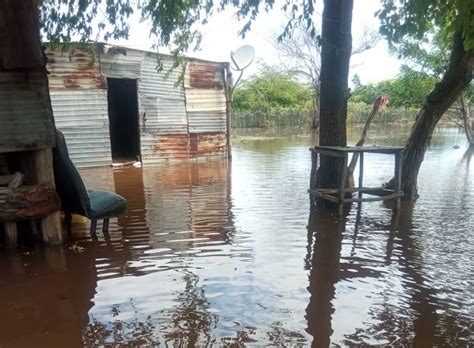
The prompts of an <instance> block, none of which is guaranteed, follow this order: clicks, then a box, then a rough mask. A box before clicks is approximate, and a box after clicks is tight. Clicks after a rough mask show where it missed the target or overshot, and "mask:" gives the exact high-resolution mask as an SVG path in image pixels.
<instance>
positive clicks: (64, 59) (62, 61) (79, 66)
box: [47, 51, 107, 90]
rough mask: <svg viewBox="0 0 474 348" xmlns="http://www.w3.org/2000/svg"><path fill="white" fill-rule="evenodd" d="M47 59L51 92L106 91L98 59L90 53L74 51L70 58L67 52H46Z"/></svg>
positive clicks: (105, 82)
mask: <svg viewBox="0 0 474 348" xmlns="http://www.w3.org/2000/svg"><path fill="white" fill-rule="evenodd" d="M47 57H48V65H47V69H48V71H49V72H50V74H49V81H50V89H51V90H59V89H94V88H96V89H107V81H106V78H105V77H104V76H102V74H101V72H100V65H99V61H98V58H97V57H91V55H90V53H87V52H81V51H76V52H75V53H74V54H73V55H72V56H70V55H69V53H68V52H54V51H48V52H47Z"/></svg>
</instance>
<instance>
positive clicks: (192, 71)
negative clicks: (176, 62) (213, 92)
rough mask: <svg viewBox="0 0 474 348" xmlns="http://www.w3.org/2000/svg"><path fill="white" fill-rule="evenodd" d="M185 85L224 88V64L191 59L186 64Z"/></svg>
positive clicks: (199, 87)
mask: <svg viewBox="0 0 474 348" xmlns="http://www.w3.org/2000/svg"><path fill="white" fill-rule="evenodd" d="M184 87H185V88H198V89H224V66H223V64H222V63H211V62H200V61H193V60H190V61H189V62H188V63H187V64H186V76H185V79H184Z"/></svg>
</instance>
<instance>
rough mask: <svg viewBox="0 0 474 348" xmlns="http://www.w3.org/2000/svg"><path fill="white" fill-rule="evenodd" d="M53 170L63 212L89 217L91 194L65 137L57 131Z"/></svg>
mask: <svg viewBox="0 0 474 348" xmlns="http://www.w3.org/2000/svg"><path fill="white" fill-rule="evenodd" d="M53 168H54V181H55V183H56V192H57V193H58V195H59V198H60V200H61V208H62V210H64V211H66V212H69V213H76V214H80V215H83V216H87V215H88V212H89V211H90V200H89V194H88V193H87V189H86V186H85V185H84V182H83V181H82V178H81V175H80V174H79V171H78V170H77V168H76V166H75V165H74V163H73V162H72V160H71V158H70V157H69V152H68V150H67V146H66V139H64V135H63V134H62V133H61V132H60V131H59V130H56V147H55V148H53Z"/></svg>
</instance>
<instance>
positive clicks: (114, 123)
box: [107, 78, 140, 163]
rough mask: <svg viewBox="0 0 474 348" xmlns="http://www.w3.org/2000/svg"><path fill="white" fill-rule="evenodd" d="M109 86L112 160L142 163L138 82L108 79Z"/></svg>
mask: <svg viewBox="0 0 474 348" xmlns="http://www.w3.org/2000/svg"><path fill="white" fill-rule="evenodd" d="M107 85H108V91H107V102H108V109H109V130H110V145H111V148H112V160H113V162H114V163H123V162H131V161H140V126H139V120H138V93H137V92H138V91H137V80H134V79H116V78H107Z"/></svg>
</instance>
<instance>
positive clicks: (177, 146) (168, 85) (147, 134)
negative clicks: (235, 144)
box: [138, 53, 188, 163]
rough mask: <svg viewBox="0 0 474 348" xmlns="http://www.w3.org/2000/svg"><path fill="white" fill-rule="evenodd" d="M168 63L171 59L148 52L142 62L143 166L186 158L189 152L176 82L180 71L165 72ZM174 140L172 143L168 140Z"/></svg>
mask: <svg viewBox="0 0 474 348" xmlns="http://www.w3.org/2000/svg"><path fill="white" fill-rule="evenodd" d="M158 59H160V60H158ZM158 64H162V66H163V70H162V71H159V72H158V71H157V67H158ZM171 64H172V60H171V58H170V57H166V56H157V55H155V54H150V53H147V54H145V57H144V60H143V63H142V70H141V80H140V83H139V92H138V95H139V105H140V131H141V150H142V161H143V162H144V163H156V162H161V161H163V160H166V159H171V158H185V157H186V156H187V153H188V145H187V143H188V142H187V141H185V140H184V139H186V138H187V133H188V124H187V118H186V109H185V98H184V87H183V85H182V84H181V83H178V82H179V78H180V77H181V75H182V70H181V69H179V68H177V69H174V70H173V71H172V72H171V73H167V72H168V70H169V68H170V67H171ZM173 137H174V139H175V140H174V141H173V140H170V139H173ZM170 141H171V142H170Z"/></svg>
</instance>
